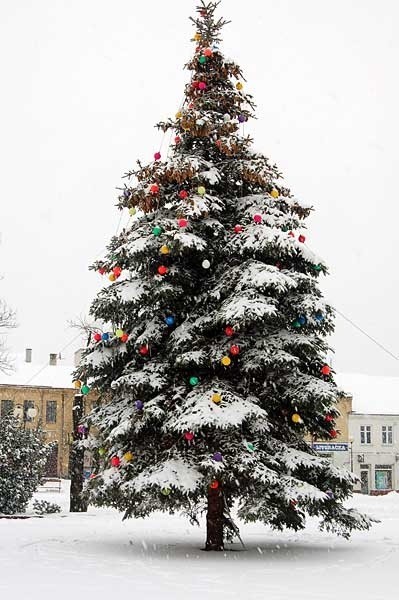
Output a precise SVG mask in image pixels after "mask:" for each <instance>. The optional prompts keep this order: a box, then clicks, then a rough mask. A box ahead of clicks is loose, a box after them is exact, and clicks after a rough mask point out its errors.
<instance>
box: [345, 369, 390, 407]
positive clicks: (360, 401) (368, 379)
mask: <svg viewBox="0 0 399 600" xmlns="http://www.w3.org/2000/svg"><path fill="white" fill-rule="evenodd" d="M335 381H336V382H337V385H338V387H339V388H340V389H342V390H343V391H344V392H345V393H346V394H349V395H351V396H353V403H352V410H353V411H354V412H356V413H363V414H368V415H382V414H385V415H399V377H383V376H380V375H363V374H361V373H337V374H336V375H335Z"/></svg>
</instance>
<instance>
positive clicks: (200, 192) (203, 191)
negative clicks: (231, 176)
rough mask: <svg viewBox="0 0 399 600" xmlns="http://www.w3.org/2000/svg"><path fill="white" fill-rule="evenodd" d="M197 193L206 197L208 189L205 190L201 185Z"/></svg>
mask: <svg viewBox="0 0 399 600" xmlns="http://www.w3.org/2000/svg"><path fill="white" fill-rule="evenodd" d="M197 192H198V193H199V195H200V196H205V192H206V189H205V188H204V186H203V185H200V186H199V188H198V190H197Z"/></svg>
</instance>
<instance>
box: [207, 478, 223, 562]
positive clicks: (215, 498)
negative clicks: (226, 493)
mask: <svg viewBox="0 0 399 600" xmlns="http://www.w3.org/2000/svg"><path fill="white" fill-rule="evenodd" d="M223 510H224V503H223V492H222V486H221V484H220V483H219V486H218V487H217V488H216V489H214V488H211V487H209V488H208V510H207V513H206V544H205V550H219V551H220V550H224V543H223Z"/></svg>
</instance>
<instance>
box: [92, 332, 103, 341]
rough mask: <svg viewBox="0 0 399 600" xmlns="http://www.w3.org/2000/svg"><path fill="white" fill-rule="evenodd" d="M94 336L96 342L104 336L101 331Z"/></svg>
mask: <svg viewBox="0 0 399 600" xmlns="http://www.w3.org/2000/svg"><path fill="white" fill-rule="evenodd" d="M93 338H94V341H95V342H100V341H101V338H102V336H101V333H95V334H94V336H93Z"/></svg>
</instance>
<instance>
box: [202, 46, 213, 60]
mask: <svg viewBox="0 0 399 600" xmlns="http://www.w3.org/2000/svg"><path fill="white" fill-rule="evenodd" d="M202 54H203V55H204V56H206V57H207V58H209V57H210V56H212V54H213V52H212V50H211V49H210V48H205V50H204V51H203V53H202Z"/></svg>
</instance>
